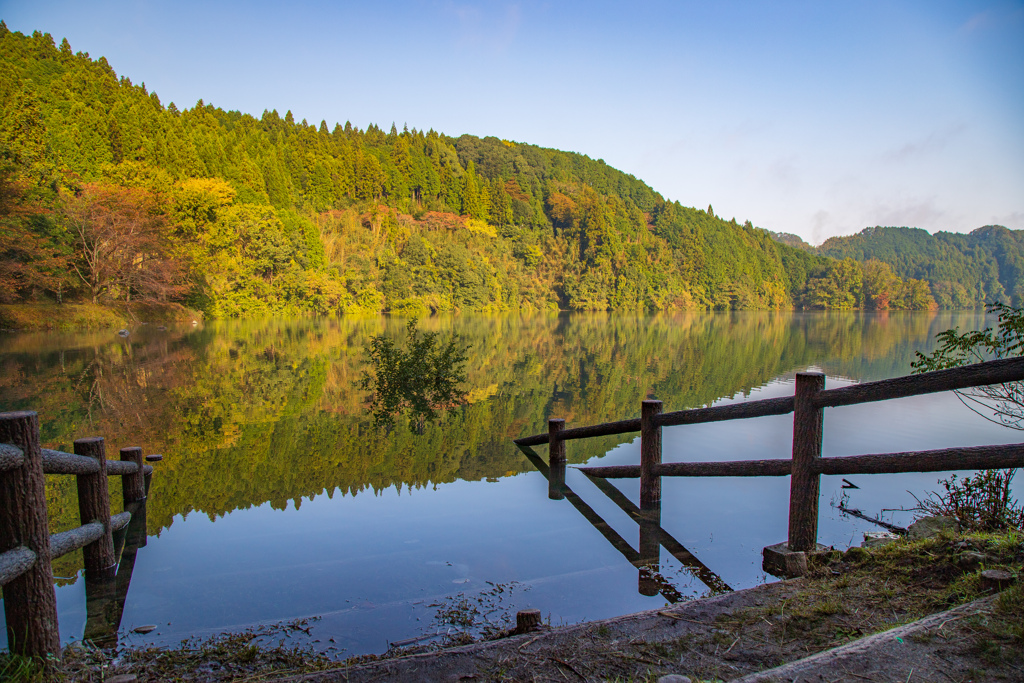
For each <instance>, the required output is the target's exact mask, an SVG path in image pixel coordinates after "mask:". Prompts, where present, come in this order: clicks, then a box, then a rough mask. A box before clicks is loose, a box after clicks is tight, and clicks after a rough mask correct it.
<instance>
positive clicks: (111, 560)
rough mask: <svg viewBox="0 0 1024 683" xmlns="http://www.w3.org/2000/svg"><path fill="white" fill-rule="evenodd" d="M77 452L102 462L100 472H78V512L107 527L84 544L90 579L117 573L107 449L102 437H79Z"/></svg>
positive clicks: (87, 571)
mask: <svg viewBox="0 0 1024 683" xmlns="http://www.w3.org/2000/svg"><path fill="white" fill-rule="evenodd" d="M75 454H76V455H84V456H85V457H87V458H92V459H93V460H96V461H97V462H98V463H99V466H100V469H99V472H95V473H93V474H78V475H75V479H76V480H77V484H78V515H79V517H80V518H81V520H82V525H83V526H84V525H86V524H89V523H90V522H100V523H102V524H103V527H104V529H106V531H105V532H104V534H103V535H102V536H100V537H99V538H98V539H97V540H95V541H93V542H92V543H90V544H89V545H87V546H85V547H84V548H82V556H83V558H84V559H85V573H86V576H87V577H88V578H90V579H100V578H102V577H113V576H114V575H115V574H116V573H117V557H116V556H115V555H114V539H113V536H112V535H111V530H110V491H109V490H108V486H107V451H106V446H105V445H104V442H103V437H99V436H97V437H92V438H88V439H78V440H76V441H75Z"/></svg>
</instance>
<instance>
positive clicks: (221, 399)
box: [0, 313, 1019, 655]
mask: <svg viewBox="0 0 1024 683" xmlns="http://www.w3.org/2000/svg"><path fill="white" fill-rule="evenodd" d="M992 322H993V321H992V320H986V318H985V316H984V315H982V314H980V313H939V314H935V313H915V314H909V313H906V314H896V313H893V314H889V315H868V314H859V313H816V314H792V313H717V314H712V313H703V314H679V315H663V316H656V317H649V316H622V315H572V316H565V315H563V316H557V317H555V316H551V317H531V318H456V319H431V320H427V321H424V322H422V323H421V328H426V329H428V330H437V331H439V332H441V333H442V334H443V335H445V334H448V333H450V332H452V331H455V332H458V333H459V334H461V335H463V336H464V337H465V339H466V341H467V342H468V343H469V344H470V345H471V349H470V353H469V355H470V360H469V363H468V367H467V369H468V374H469V384H470V394H469V398H470V400H469V404H468V405H467V406H465V407H464V408H462V409H461V410H460V411H459V412H458V414H456V415H454V416H452V417H451V418H449V419H448V420H447V421H446V422H445V423H444V424H442V425H433V426H428V427H427V429H426V430H425V432H424V433H422V434H416V433H413V432H412V431H410V430H409V429H407V428H405V427H404V425H400V426H399V428H398V429H396V430H394V431H393V432H391V433H384V432H382V431H380V430H377V429H375V428H374V427H373V426H372V422H371V420H369V419H368V418H367V416H366V414H365V410H364V404H363V397H362V396H361V395H360V394H359V392H357V391H356V390H355V389H354V388H353V383H354V381H355V379H356V378H357V377H358V375H359V371H360V367H361V361H362V359H363V352H364V348H365V345H366V344H367V342H368V340H369V337H370V336H371V335H374V334H379V333H381V332H388V333H392V334H396V335H398V334H399V333H400V332H401V330H402V328H403V326H404V323H405V321H403V320H397V319H385V318H380V319H376V318H375V319H355V320H336V319H321V320H310V319H299V320H280V319H268V320H260V321H244V322H217V323H211V324H207V325H201V326H198V327H195V328H194V327H192V326H187V327H181V328H174V329H168V330H164V329H157V328H156V327H154V326H143V327H139V328H137V329H135V330H133V332H132V334H131V336H130V337H129V338H128V339H121V338H119V337H117V336H116V335H114V334H113V333H110V332H103V333H83V334H8V335H5V336H3V337H0V406H2V408H3V409H4V410H18V409H31V410H35V411H37V412H38V413H39V415H40V421H41V423H42V429H43V434H42V437H43V442H44V446H48V447H51V448H59V449H61V450H68V451H70V450H71V444H72V442H73V441H74V440H75V439H77V438H82V437H86V436H104V437H106V439H107V453H108V457H116V449H118V448H121V447H123V446H128V445H138V446H141V447H142V448H143V449H144V451H145V452H147V453H163V455H164V460H163V462H161V463H158V464H157V466H156V474H155V476H154V477H153V481H152V488H151V490H150V496H149V502H148V510H147V520H146V521H147V527H148V529H147V531H148V536H149V537H148V543H147V545H146V546H145V547H143V548H140V549H139V550H138V552H137V555H136V560H135V565H134V568H133V570H132V571H131V572H130V576H129V578H130V588H129V590H128V591H127V597H126V598H125V599H124V607H123V614H122V617H121V622H120V633H121V636H120V638H121V642H134V643H138V644H141V643H156V644H175V643H177V642H178V641H180V640H181V639H183V638H185V637H187V636H190V635H209V634H212V633H217V632H220V631H223V630H227V629H241V628H246V627H248V626H253V625H258V624H269V623H273V622H278V621H284V620H292V619H297V618H311V617H318V619H317V620H315V621H312V622H310V623H311V625H312V628H311V630H310V634H311V635H310V636H309V637H308V638H309V640H310V641H312V642H313V643H314V645H315V646H316V647H318V648H322V649H327V648H336V650H332V652H338V653H341V654H343V655H352V654H362V653H377V652H382V651H384V650H386V649H387V647H388V644H389V642H395V641H403V640H406V639H411V638H416V637H419V636H423V635H429V634H434V633H437V632H439V631H440V632H442V633H444V632H449V631H453V630H454V629H453V627H451V626H450V625H449V624H446V623H442V622H443V620H439V619H438V611H439V609H443V608H446V607H450V606H452V605H457V604H458V603H459V602H460V601H461V600H462V599H463V598H465V599H466V600H468V601H469V603H468V604H470V605H472V606H474V607H475V608H477V609H480V611H481V613H483V614H482V616H480V617H478V621H482V620H483V618H484V617H486V618H487V619H490V620H491V621H492V622H498V621H500V619H501V618H502V617H503V616H504V615H506V614H514V612H515V610H516V609H522V608H525V607H536V608H539V609H540V610H541V611H542V612H543V614H544V615H545V616H550V619H551V622H552V623H554V624H559V623H572V622H577V621H580V620H584V619H598V618H604V617H609V616H614V615H618V614H623V613H627V612H632V611H636V610H641V609H649V608H654V607H659V606H661V605H664V604H665V603H666V601H668V600H677V599H681V598H682V599H686V598H690V597H697V596H701V595H706V594H708V593H710V592H713V591H715V590H723V589H725V588H732V589H739V588H746V587H749V586H753V585H757V584H759V583H762V582H764V581H766V580H772V579H771V577H766V576H765V574H764V573H763V572H762V571H761V566H760V552H761V548H762V547H763V546H765V545H769V544H772V543H777V542H780V541H783V540H785V538H786V525H787V521H786V520H787V511H788V491H789V489H788V487H789V479H788V477H779V478H757V479H755V478H727V479H684V478H676V479H673V478H666V479H665V480H664V482H663V509H662V527H663V528H664V530H665V531H666V532H668V534H670V535H671V536H672V538H673V539H675V541H677V542H678V543H679V544H681V545H682V546H684V547H685V549H687V550H688V551H690V552H691V553H692V554H693V555H694V556H695V557H696V558H697V561H698V563H699V565H698V566H696V567H695V566H693V563H692V562H691V563H689V565H687V564H684V563H681V562H680V560H679V559H677V557H676V556H675V555H673V553H671V552H669V551H668V550H665V549H664V548H661V549H660V550H658V551H654V552H655V556H654V559H653V561H654V562H655V563H656V566H657V571H656V573H654V574H651V573H646V574H645V573H643V572H639V571H638V569H637V566H636V565H635V562H636V561H637V559H638V558H637V553H638V551H640V552H644V553H646V555H645V556H644V559H646V561H651V559H652V558H651V553H652V551H651V549H650V544H649V543H647V544H646V546H645V545H643V544H641V543H640V538H639V536H640V532H639V530H638V526H637V524H636V523H635V522H634V521H632V519H631V518H630V517H629V516H628V515H627V513H626V512H625V511H624V510H623V506H622V505H620V504H619V502H616V499H617V498H623V497H624V498H626V499H628V500H629V501H632V502H633V503H637V502H638V497H639V483H638V482H637V481H630V480H622V481H616V482H615V486H616V487H617V489H615V490H612V491H609V490H607V489H606V490H602V489H601V488H599V487H598V485H596V484H595V483H594V482H592V481H590V480H588V479H587V477H585V476H584V475H582V474H581V473H579V472H578V471H575V470H574V469H573V468H572V467H571V465H572V464H580V463H584V462H589V463H591V464H594V463H601V464H619V463H623V464H626V463H629V464H632V463H636V462H638V461H639V439H638V438H634V437H633V436H631V435H627V437H624V438H617V439H616V438H606V439H599V440H590V441H574V442H570V443H569V444H568V459H569V463H570V468H569V471H568V474H567V478H566V484H567V485H568V487H569V489H570V495H568V496H567V497H566V499H564V500H549V499H548V487H547V481H546V479H545V477H544V476H543V474H541V473H540V472H538V471H537V468H536V467H535V466H534V464H532V463H531V461H530V460H529V459H528V458H527V457H526V456H525V455H524V454H523V452H521V451H520V450H519V449H517V448H516V447H515V446H514V445H513V444H512V439H514V438H517V437H520V436H526V435H529V434H534V433H537V432H542V431H544V430H545V429H546V419H547V417H548V416H559V417H564V418H566V420H567V422H568V425H569V426H570V427H571V426H576V425H583V424H592V423H596V422H602V421H608V420H616V419H624V418H628V417H636V416H638V415H639V409H640V402H641V401H642V400H643V399H644V398H648V397H651V398H658V399H661V400H662V401H664V403H665V409H666V410H678V409H682V408H687V407H697V406H703V405H710V404H713V403H722V402H732V401H744V400H754V399H759V398H768V397H774V396H784V395H791V394H792V392H793V379H792V378H793V376H794V374H795V372H797V371H800V370H805V369H819V370H822V371H824V372H826V373H827V375H828V380H827V384H826V386H828V387H836V386H843V385H846V384H850V383H852V382H861V381H869V380H874V379H882V378H886V377H893V376H898V375H902V374H907V373H908V372H910V369H911V368H910V362H911V361H912V360H913V358H914V351H916V350H928V349H930V348H932V346H933V344H934V341H933V340H934V336H935V334H936V333H937V332H939V331H942V330H945V329H947V328H949V327H953V326H959V327H960V328H961V329H973V328H978V327H981V326H984V325H986V324H991V323H992ZM791 439H792V417H791V416H779V417H769V418H760V419H757V420H745V421H741V422H732V423H714V424H708V425H698V426H684V427H672V428H667V429H665V431H664V436H663V440H664V447H665V460H666V461H676V460H678V461H683V460H736V459H755V458H756V459H760V458H773V457H788V454H789V450H790V447H791ZM1018 440H1019V433H1017V432H1014V431H1012V430H1009V429H1006V428H1004V427H998V426H996V425H993V424H991V423H989V422H987V421H985V420H984V419H982V418H981V417H979V416H977V415H975V414H974V413H972V412H970V411H969V410H967V409H966V408H964V407H963V406H962V405H961V404H960V402H959V401H958V400H957V399H956V397H955V396H954V395H952V394H940V395H933V396H926V397H920V398H916V399H903V400H899V401H889V402H885V403H880V404H871V405H863V406H853V407H844V408H835V409H829V410H827V411H826V416H825V439H824V451H825V455H826V456H829V455H854V454H859V453H873V452H886V451H905V450H922V449H929V448H939V447H948V446H954V445H964V446H967V445H980V444H986V443H992V444H994V443H1011V442H1016V441H1018ZM537 454H538V455H539V456H540V457H541V459H542V460H546V447H540V448H538V449H537ZM943 476H946V475H944V474H942V473H929V474H907V475H877V476H857V477H848V478H850V479H853V480H854V481H855V483H857V484H858V485H859V486H860V488H859V489H848V490H843V489H841V487H840V484H841V482H840V478H839V477H823V479H822V487H821V498H822V499H821V527H820V531H819V540H820V541H822V542H824V543H827V544H834V545H836V546H837V547H840V546H841V547H845V546H847V545H850V544H858V543H859V542H860V540H861V538H862V535H863V532H864V531H868V530H875V528H874V527H873V526H872V525H871V524H869V523H867V522H863V521H860V520H857V519H851V518H848V517H845V516H843V515H842V514H841V513H839V512H838V511H836V510H835V509H834V508H833V507H832V506H831V505H830V503H836V502H838V501H839V500H840V498H841V497H842V495H843V494H844V493H845V494H847V496H848V503H849V505H851V506H852V507H858V508H860V509H862V510H864V511H865V512H868V513H871V514H878V513H880V512H883V511H885V512H884V515H885V516H886V518H887V519H891V520H892V521H895V522H896V523H908V522H909V521H911V520H912V514H911V513H905V512H890V511H887V510H889V509H892V508H901V507H902V508H907V507H912V506H913V505H914V504H915V501H914V497H913V495H918V496H923V495H924V494H925V493H926V492H927V491H929V490H933V489H935V488H936V481H937V479H939V478H940V477H943ZM116 479H117V478H112V479H111V484H112V489H113V491H112V493H113V499H114V500H116V501H119V500H120V495H119V493H118V488H117V487H118V482H117V480H116ZM47 486H48V498H49V509H50V516H51V521H52V530H53V531H59V530H63V529H68V528H71V527H73V526H76V525H77V524H78V521H77V514H78V513H77V509H78V507H77V500H76V499H75V484H74V478H73V477H50V478H49V481H48V483H47ZM609 493H610V494H611V495H609ZM620 502H621V501H620ZM116 505H117V506H118V507H116V508H115V510H114V511H115V512H119V511H120V508H119V505H120V503H119V502H118V503H117V504H116ZM625 505H626V507H628V503H626V504H625ZM679 554H680V553H676V555H679ZM80 569H81V554H80V552H79V553H75V554H73V555H69V556H66V557H65V558H61V559H60V560H57V561H56V562H55V566H54V571H55V574H57V575H58V576H59V577H61V578H59V579H58V584H59V585H58V588H57V597H58V605H59V616H60V627H61V635H62V637H63V639H64V640H65V641H69V640H75V639H80V638H82V637H83V630H84V628H85V626H86V621H87V616H88V610H87V605H86V592H85V586H84V584H85V581H83V580H81V571H80ZM142 624H157V625H159V628H158V629H157V630H156V631H154V632H153V633H150V634H148V635H146V636H140V635H135V634H130V633H129V631H130V630H131V629H132V628H134V627H136V626H139V625H142ZM0 637H2V636H0ZM332 639H333V640H332ZM0 644H3V645H6V643H3V642H2V641H0Z"/></svg>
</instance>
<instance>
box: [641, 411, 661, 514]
mask: <svg viewBox="0 0 1024 683" xmlns="http://www.w3.org/2000/svg"><path fill="white" fill-rule="evenodd" d="M658 415H661V401H652V400H645V401H644V402H643V403H642V404H641V406H640V509H641V510H643V511H645V512H646V511H648V510H655V509H660V508H661V477H659V476H655V474H654V466H655V465H660V464H661V426H660V425H658V424H655V421H654V419H655V417H656V416H658Z"/></svg>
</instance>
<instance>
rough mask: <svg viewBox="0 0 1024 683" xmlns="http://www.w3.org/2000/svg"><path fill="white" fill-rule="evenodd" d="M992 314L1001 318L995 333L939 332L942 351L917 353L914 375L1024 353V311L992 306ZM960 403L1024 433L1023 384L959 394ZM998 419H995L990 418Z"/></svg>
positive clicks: (989, 309) (986, 329) (979, 389)
mask: <svg viewBox="0 0 1024 683" xmlns="http://www.w3.org/2000/svg"><path fill="white" fill-rule="evenodd" d="M987 310H988V312H989V313H998V314H999V324H998V326H997V328H996V329H995V330H993V329H992V328H985V329H984V330H971V331H969V332H964V333H963V334H960V329H959V328H957V327H954V328H953V329H951V330H946V331H945V332H940V333H939V334H937V335H935V338H936V339H937V340H938V341H939V342H940V346H939V348H937V349H935V351H933V352H932V353H931V354H930V355H927V356H926V355H924V354H923V353H921V352H920V351H918V352H917V360H916V361H914V362H913V363H911V367H913V368H914V372H929V371H931V370H945V369H948V368H955V367H960V366H962V365H969V364H971V363H981V362H983V361H986V360H992V359H994V358H1011V357H1016V356H1020V355H1022V353H1024V309H1022V308H1013V307H1011V306H1007V305H1006V304H1002V303H994V304H989V305H988V306H987ZM955 393H956V395H957V397H958V398H959V399H960V401H961V402H962V403H963V404H964V405H965V406H967V407H968V408H970V409H971V410H973V411H974V412H976V413H978V414H979V415H981V416H982V417H984V418H985V419H986V420H990V421H992V422H995V423H997V424H1001V425H1004V426H1006V427H1010V428H1011V429H1021V430H1024V384H1022V383H1021V382H1006V383H1003V384H991V385H988V386H984V387H974V388H972V389H959V390H957V391H956V392H955ZM989 415H995V419H993V418H992V417H989Z"/></svg>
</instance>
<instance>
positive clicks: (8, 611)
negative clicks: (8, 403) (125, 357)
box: [0, 411, 160, 656]
mask: <svg viewBox="0 0 1024 683" xmlns="http://www.w3.org/2000/svg"><path fill="white" fill-rule="evenodd" d="M74 451H75V452H74V453H62V452H60V451H53V450H49V449H45V448H41V447H40V444H39V417H38V416H37V415H36V413H34V412H29V411H23V412H9V413H0V586H3V597H4V612H5V616H6V619H7V644H8V648H9V649H10V651H11V652H13V653H16V654H22V655H28V656H46V655H58V654H59V653H60V633H59V631H58V628H57V599H56V594H55V593H54V588H53V570H52V568H51V560H53V559H54V558H57V557H60V556H61V555H65V554H67V553H70V552H72V551H74V550H77V549H79V548H81V549H82V554H83V557H84V560H85V574H86V581H87V582H96V581H100V582H102V581H104V580H111V581H112V580H113V579H114V578H115V577H116V575H117V568H118V561H117V560H118V557H117V552H116V548H115V543H114V536H113V532H114V531H118V530H121V529H124V528H125V527H126V526H127V525H128V524H129V521H131V520H132V512H131V511H132V510H135V511H136V516H137V517H139V518H141V519H144V518H145V516H144V514H141V515H140V514H139V511H140V509H141V511H142V512H143V513H144V505H145V498H146V491H147V488H148V487H147V479H148V477H149V475H150V474H151V473H152V472H153V468H152V466H150V465H146V464H145V463H144V462H143V457H142V449H141V448H136V447H131V448H122V449H121V451H120V460H107V458H106V451H105V446H104V442H103V439H102V438H98V437H96V438H88V439H79V440H77V441H75V445H74ZM146 459H147V460H153V461H155V460H159V459H160V456H147V457H146ZM45 474H72V475H75V477H76V478H77V484H78V510H79V515H80V518H81V521H82V525H81V526H79V527H77V528H75V529H71V530H69V531H62V532H60V533H56V534H52V535H51V534H50V532H49V520H48V516H47V510H46V491H45V477H44V475H45ZM108 476H120V477H121V482H122V483H121V490H122V495H123V498H124V507H125V512H122V513H120V514H118V515H113V516H112V515H111V514H110V494H109V491H108V487H107V477H108ZM142 533H143V534H144V533H145V530H144V529H143V530H142ZM122 540H123V539H122Z"/></svg>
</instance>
